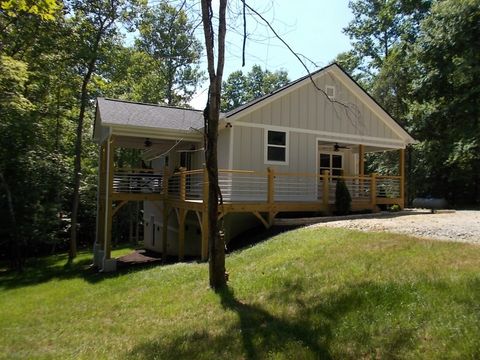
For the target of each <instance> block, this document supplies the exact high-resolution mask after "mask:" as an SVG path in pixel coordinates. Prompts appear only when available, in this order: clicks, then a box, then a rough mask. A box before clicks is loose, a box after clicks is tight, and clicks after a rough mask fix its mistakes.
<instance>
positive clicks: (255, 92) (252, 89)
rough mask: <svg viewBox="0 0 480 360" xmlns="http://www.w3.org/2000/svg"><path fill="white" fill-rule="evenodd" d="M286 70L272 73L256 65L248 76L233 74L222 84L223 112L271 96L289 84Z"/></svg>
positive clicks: (240, 73)
mask: <svg viewBox="0 0 480 360" xmlns="http://www.w3.org/2000/svg"><path fill="white" fill-rule="evenodd" d="M289 81H290V80H289V79H288V74H287V72H286V71H284V70H278V71H275V72H271V71H269V70H262V68H261V67H260V66H259V65H254V66H253V67H252V70H250V71H249V72H248V73H247V74H246V75H244V74H243V72H242V71H241V70H238V71H234V72H232V73H231V74H230V75H229V76H228V79H227V81H224V82H223V84H222V100H221V110H222V111H229V110H232V109H235V108H236V107H238V106H240V105H243V104H245V103H247V102H249V101H251V100H254V99H257V98H259V97H262V96H263V95H266V94H269V93H271V92H273V91H275V90H277V89H279V88H281V87H282V86H284V85H286V84H288V83H289Z"/></svg>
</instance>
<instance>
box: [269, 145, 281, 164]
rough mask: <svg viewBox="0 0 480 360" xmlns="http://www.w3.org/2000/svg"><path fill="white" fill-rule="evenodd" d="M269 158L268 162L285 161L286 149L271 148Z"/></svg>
mask: <svg viewBox="0 0 480 360" xmlns="http://www.w3.org/2000/svg"><path fill="white" fill-rule="evenodd" d="M267 158H268V161H285V148H282V147H274V146H269V147H268V150H267Z"/></svg>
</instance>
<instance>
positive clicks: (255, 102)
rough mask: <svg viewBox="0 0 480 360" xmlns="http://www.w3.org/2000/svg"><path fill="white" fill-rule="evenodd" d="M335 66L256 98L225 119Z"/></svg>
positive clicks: (228, 114)
mask: <svg viewBox="0 0 480 360" xmlns="http://www.w3.org/2000/svg"><path fill="white" fill-rule="evenodd" d="M333 65H335V63H333V64H330V65H327V66H325V67H323V68H321V69H318V70H316V71H314V72H313V73H310V74H309V75H305V76H303V77H301V78H299V79H297V80H294V81H292V82H289V83H288V84H287V85H284V86H282V87H281V88H279V89H277V90H275V91H272V92H271V93H268V94H265V95H264V96H261V97H259V98H256V99H254V100H252V101H249V102H247V103H246V104H243V105H240V106H238V107H236V108H235V109H232V110H230V111H229V112H227V113H226V114H225V117H226V118H227V119H228V118H229V117H232V116H233V115H236V114H238V113H240V112H242V111H244V110H246V109H248V108H250V107H252V106H254V105H256V104H258V103H261V102H263V101H265V100H267V99H268V98H270V97H272V96H274V95H277V94H278V93H281V92H283V91H285V90H287V89H289V88H291V87H292V86H294V85H296V84H298V83H301V82H302V81H304V80H307V79H308V80H309V79H310V77H313V76H315V75H317V74H319V73H321V72H323V71H324V70H326V69H328V68H330V67H332V66H333Z"/></svg>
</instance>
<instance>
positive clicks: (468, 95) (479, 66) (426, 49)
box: [410, 0, 480, 204]
mask: <svg viewBox="0 0 480 360" xmlns="http://www.w3.org/2000/svg"><path fill="white" fill-rule="evenodd" d="M478 49H480V1H479V0H445V1H439V2H438V3H436V4H435V5H434V6H433V7H432V12H431V15H430V16H428V17H427V18H425V20H424V21H423V23H422V26H421V34H420V36H419V38H418V40H417V42H416V44H415V47H414V49H413V52H412V54H411V57H412V63H413V64H416V71H417V74H418V75H419V76H418V77H417V79H416V80H415V81H414V82H413V83H412V88H413V94H412V95H413V102H412V103H411V104H410V116H411V118H412V120H411V123H412V130H413V131H414V133H415V135H416V137H417V139H418V140H420V141H422V143H421V144H420V145H419V150H420V151H421V153H422V157H421V158H420V159H419V163H418V166H417V169H416V173H415V174H416V177H417V181H416V182H417V186H418V188H419V191H421V192H423V193H429V194H432V195H436V196H443V197H446V198H448V199H450V200H451V201H452V202H453V203H477V204H478V203H480V140H479V139H480V84H479V82H478V79H480V53H479V51H478Z"/></svg>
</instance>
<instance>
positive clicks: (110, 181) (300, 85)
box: [94, 64, 414, 269]
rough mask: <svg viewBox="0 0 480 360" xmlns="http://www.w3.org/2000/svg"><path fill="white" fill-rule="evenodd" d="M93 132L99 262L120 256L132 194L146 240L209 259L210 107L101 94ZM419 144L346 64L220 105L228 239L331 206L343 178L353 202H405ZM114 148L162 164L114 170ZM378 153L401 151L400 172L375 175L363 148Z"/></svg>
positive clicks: (222, 210) (371, 204) (149, 245)
mask: <svg viewBox="0 0 480 360" xmlns="http://www.w3.org/2000/svg"><path fill="white" fill-rule="evenodd" d="M94 138H95V140H96V141H97V142H98V144H99V146H100V169H99V171H100V177H99V178H100V180H99V207H98V221H97V223H98V226H97V243H96V247H95V254H96V257H95V258H96V263H97V264H98V265H99V266H103V267H104V268H105V269H108V268H109V267H110V266H113V265H112V260H110V237H111V223H112V218H113V215H114V213H115V212H116V211H117V210H118V209H119V208H120V207H121V206H122V205H123V204H125V203H126V202H127V201H144V220H145V221H144V223H145V228H144V234H145V239H144V242H145V247H146V248H149V249H152V250H156V251H159V252H162V253H163V254H176V255H177V254H178V256H179V258H180V259H183V257H184V256H185V255H194V256H195V255H197V256H198V255H200V256H201V257H202V259H206V258H207V257H208V253H207V249H208V247H207V237H206V233H207V231H206V227H207V226H208V223H207V221H206V220H207V219H206V207H205V206H206V199H205V196H206V192H205V182H204V169H203V168H204V155H203V112H202V111H198V110H190V109H182V108H173V107H166V106H159V105H151V104H139V103H133V102H127V101H121V100H113V99H105V98H99V99H97V111H96V119H95V130H94ZM413 142H414V139H413V138H412V137H411V136H410V135H409V134H408V133H407V132H406V131H405V130H404V129H403V128H402V127H401V126H400V125H399V124H398V123H397V122H396V121H395V120H394V119H393V118H392V117H391V116H390V115H389V114H388V113H387V112H386V111H385V110H384V109H383V108H382V107H381V106H380V105H379V104H378V103H377V102H376V101H375V100H374V99H372V97H370V96H369V95H368V94H367V93H366V92H365V91H364V90H363V89H362V88H361V87H360V86H359V85H358V84H357V83H356V82H355V81H354V80H353V79H352V78H350V77H349V76H348V75H347V74H346V73H345V72H344V71H343V70H342V69H341V68H340V67H339V66H338V65H337V64H332V65H329V66H327V67H325V68H323V69H320V70H318V71H316V72H315V73H313V74H311V76H305V77H303V78H301V79H298V80H296V81H294V82H292V83H290V84H288V85H286V86H284V87H282V88H281V89H279V90H277V91H275V92H273V93H271V94H268V95H266V96H263V97H262V98H259V99H256V100H254V101H252V102H250V103H247V104H245V105H243V106H241V107H239V108H237V109H234V110H232V111H230V112H228V113H224V114H221V119H220V128H219V138H218V165H219V169H220V172H219V178H220V188H221V191H222V196H223V205H222V206H220V214H219V216H220V217H221V218H222V219H223V226H224V230H225V233H226V238H227V241H228V239H230V238H231V237H233V236H234V235H236V234H237V233H238V232H240V231H242V230H244V229H245V228H248V227H249V226H251V225H253V224H254V222H260V223H263V224H264V225H265V226H267V227H268V226H270V225H271V224H272V223H273V220H274V218H275V216H277V215H278V214H279V213H282V212H294V211H301V212H306V211H309V212H318V211H323V212H328V211H330V210H331V209H332V207H333V206H334V201H333V200H334V196H333V195H334V191H335V183H336V180H337V179H339V178H341V179H343V180H344V181H345V183H346V184H347V186H348V188H349V191H350V194H351V196H352V199H353V206H354V208H357V209H362V208H365V209H366V208H369V209H376V207H377V205H380V204H399V205H400V206H402V207H403V205H404V149H405V147H406V146H407V145H408V144H411V143H413ZM113 147H128V148H140V149H143V150H144V152H143V158H144V160H145V161H151V164H152V169H150V170H146V169H118V168H115V164H114V159H113V156H112V153H113V152H112V149H113ZM379 151H397V152H398V153H399V166H398V169H399V170H398V174H397V175H396V176H377V175H376V174H370V175H366V174H365V172H364V162H363V160H364V156H365V153H368V152H379ZM164 210H165V211H164ZM164 223H167V224H168V226H165V227H164V226H163V224H164Z"/></svg>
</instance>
